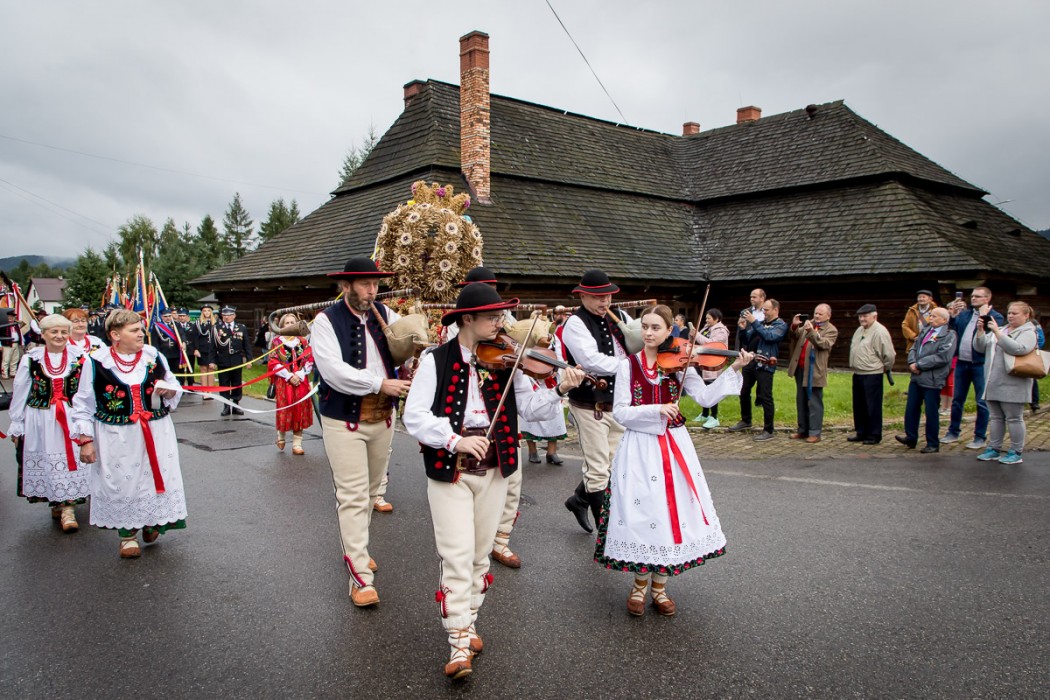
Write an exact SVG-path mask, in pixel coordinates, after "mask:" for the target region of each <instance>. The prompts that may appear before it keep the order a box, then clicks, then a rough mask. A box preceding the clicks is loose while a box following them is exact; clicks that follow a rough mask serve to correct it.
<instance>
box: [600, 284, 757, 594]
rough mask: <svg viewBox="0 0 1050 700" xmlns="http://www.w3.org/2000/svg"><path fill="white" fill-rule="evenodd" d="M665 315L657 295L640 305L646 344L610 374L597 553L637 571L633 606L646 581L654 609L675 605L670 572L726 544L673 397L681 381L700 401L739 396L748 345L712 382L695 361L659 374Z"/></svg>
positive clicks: (610, 563) (606, 562) (667, 325)
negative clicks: (612, 448)
mask: <svg viewBox="0 0 1050 700" xmlns="http://www.w3.org/2000/svg"><path fill="white" fill-rule="evenodd" d="M672 318H673V317H672V315H671V310H670V309H669V308H667V307H666V306H664V305H662V304H660V305H657V306H652V307H649V308H648V309H646V311H645V312H644V313H643V314H642V340H643V341H644V343H645V347H644V348H643V349H642V350H641V352H638V353H635V354H633V355H631V356H629V357H628V358H627V359H626V360H625V361H624V362H623V363H622V364H621V365H620V368H619V370H618V371H617V375H616V389H615V394H614V399H613V417H615V418H616V420H617V421H618V422H620V423H621V424H622V425H623V426H624V427H625V428H626V432H625V433H624V436H623V441H622V442H621V443H620V448H619V449H618V450H617V452H616V457H615V458H614V459H613V464H612V476H611V477H610V480H609V488H608V489H607V490H606V494H605V505H604V507H603V508H602V515H601V518H600V519H599V523H598V540H597V545H596V547H595V555H594V560H595V561H596V562H598V563H599V564H602V565H603V566H605V567H606V568H607V569H619V570H621V571H630V572H633V573H634V586H633V587H632V588H631V593H630V595H629V596H628V598H627V612H629V613H630V614H631V615H642V614H644V613H645V600H646V595H647V594H648V593H649V589H650V583H651V589H652V599H653V605H654V606H655V607H656V610H657V612H658V613H660V614H661V615H674V614H675V604H674V601H673V600H671V598H670V597H669V596H668V595H667V591H666V588H665V587H666V585H667V580H668V579H669V578H670V577H671V576H676V575H678V574H680V573H682V572H683V571H688V570H689V569H692V568H694V567H696V566H699V565H701V564H703V563H704V561H706V560H707V559H710V558H712V557H717V556H719V555H721V554H724V553H725V544H726V538H725V535H724V534H723V533H722V527H721V525H720V524H719V521H718V515H717V513H715V507H714V503H713V501H712V500H711V492H710V490H709V489H708V488H707V480H706V479H705V478H704V472H703V470H702V469H701V468H700V460H699V459H698V458H697V456H696V450H695V448H694V447H693V442H692V440H691V439H690V437H689V431H688V430H687V429H686V428H685V419H684V418H683V417H682V415H681V413H680V412H679V410H678V399H679V397H680V395H681V392H682V391H683V389H684V391H685V393H687V394H689V395H690V396H692V397H693V398H694V399H696V401H697V402H698V403H700V405H702V406H713V405H715V404H717V403H718V402H719V401H720V400H722V399H723V398H725V397H727V396H738V395H739V394H740V386H741V383H742V380H741V377H740V368H741V367H742V366H744V365H746V364H747V363H748V361H750V359H751V353H748V352H741V353H740V357H738V358H737V359H736V361H735V362H733V365H732V367H731V368H730V369H729V370H727V371H725V372H723V373H722V374H721V375H719V377H718V379H716V380H715V381H714V382H712V383H711V384H709V385H705V384H704V381H703V380H702V379H701V378H700V375H699V374H697V372H696V370H695V369H694V368H692V367H690V368H689V369H688V370H687V371H686V372H684V373H683V372H673V373H670V374H665V373H664V372H663V371H662V370H661V369H660V368H659V366H658V365H657V352H658V349H659V348H660V347H661V345H663V344H664V342H665V341H667V340H668V339H669V337H670V334H671V325H672ZM683 384H684V386H683Z"/></svg>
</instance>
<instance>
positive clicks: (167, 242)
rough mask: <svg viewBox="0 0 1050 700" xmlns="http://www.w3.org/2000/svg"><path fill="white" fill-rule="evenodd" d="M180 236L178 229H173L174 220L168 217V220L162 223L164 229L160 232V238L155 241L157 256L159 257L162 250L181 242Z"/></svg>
mask: <svg viewBox="0 0 1050 700" xmlns="http://www.w3.org/2000/svg"><path fill="white" fill-rule="evenodd" d="M180 235H181V234H180V233H179V229H178V228H176V227H175V219H173V218H171V217H170V216H169V217H168V220H167V221H165V222H164V227H163V228H162V229H161V230H160V237H159V238H158V240H157V254H158V255H160V254H161V251H162V250H163V249H164V248H167V247H170V246H171V245H172V244H174V243H178V242H179V241H180V240H181V238H180Z"/></svg>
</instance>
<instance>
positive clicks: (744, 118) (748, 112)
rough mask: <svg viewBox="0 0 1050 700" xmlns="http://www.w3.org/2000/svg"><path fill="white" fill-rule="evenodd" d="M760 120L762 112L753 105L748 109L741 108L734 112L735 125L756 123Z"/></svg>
mask: <svg viewBox="0 0 1050 700" xmlns="http://www.w3.org/2000/svg"><path fill="white" fill-rule="evenodd" d="M761 118H762V110H761V109H759V108H758V107H755V106H754V105H752V106H750V107H741V108H740V109H738V110H737V111H736V123H737V124H744V123H745V122H757V121H758V120H759V119H761Z"/></svg>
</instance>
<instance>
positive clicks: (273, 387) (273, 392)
mask: <svg viewBox="0 0 1050 700" xmlns="http://www.w3.org/2000/svg"><path fill="white" fill-rule="evenodd" d="M266 398H268V399H270V400H271V401H272V400H274V399H276V398H277V382H275V381H274V380H273V377H270V386H268V387H266Z"/></svg>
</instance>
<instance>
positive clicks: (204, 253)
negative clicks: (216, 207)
mask: <svg viewBox="0 0 1050 700" xmlns="http://www.w3.org/2000/svg"><path fill="white" fill-rule="evenodd" d="M193 247H194V253H195V255H196V257H197V258H198V259H199V260H200V263H201V267H203V268H204V270H205V271H208V270H214V269H215V268H217V267H220V266H222V265H225V264H226V263H227V262H228V259H227V258H226V255H225V252H226V249H225V246H224V245H223V242H222V237H221V236H220V235H219V229H217V228H215V219H213V218H211V214H205V215H204V218H203V219H201V223H200V226H198V227H197V237H196V239H195V240H194V246H193Z"/></svg>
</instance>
